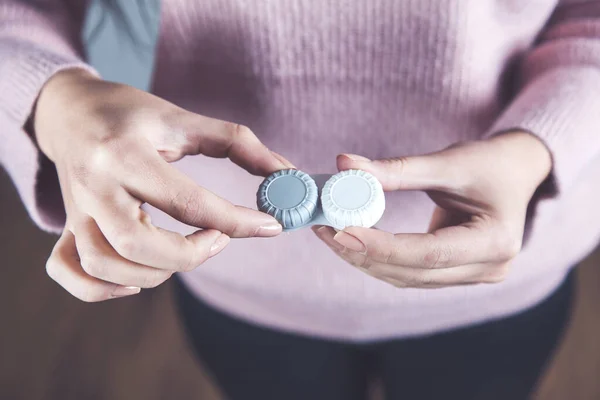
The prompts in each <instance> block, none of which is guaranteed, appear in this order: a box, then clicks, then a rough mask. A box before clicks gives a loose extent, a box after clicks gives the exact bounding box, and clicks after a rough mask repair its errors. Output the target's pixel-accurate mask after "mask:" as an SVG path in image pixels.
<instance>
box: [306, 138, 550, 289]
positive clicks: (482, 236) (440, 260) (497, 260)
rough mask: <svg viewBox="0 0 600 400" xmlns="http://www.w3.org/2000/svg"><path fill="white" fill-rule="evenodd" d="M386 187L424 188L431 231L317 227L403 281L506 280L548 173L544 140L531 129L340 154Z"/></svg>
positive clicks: (365, 263)
mask: <svg viewBox="0 0 600 400" xmlns="http://www.w3.org/2000/svg"><path fill="white" fill-rule="evenodd" d="M337 164H338V168H339V169H340V170H347V169H362V170H365V171H368V172H370V173H372V174H373V175H375V176H376V177H377V178H378V179H379V181H380V182H381V183H382V185H383V188H384V190H386V191H391V190H424V191H426V192H427V194H428V195H429V196H430V197H431V199H432V200H433V201H434V202H435V203H436V204H437V207H436V209H435V211H434V213H433V216H432V219H431V223H430V226H429V230H428V232H427V233H421V234H408V233H397V234H393V233H388V232H384V231H380V230H377V229H367V228H357V227H351V228H346V229H344V230H343V231H339V232H337V233H336V231H335V230H334V229H332V228H330V227H315V228H314V230H315V233H316V234H317V236H318V237H319V238H320V239H321V240H323V241H324V242H325V243H326V244H327V245H328V246H329V247H330V248H331V249H332V250H333V251H335V252H336V254H338V255H339V256H340V257H341V258H343V259H344V260H346V261H347V262H349V263H350V264H352V265H354V266H356V267H357V268H359V269H360V270H362V271H363V272H365V273H367V274H369V275H371V276H373V277H375V278H378V279H381V280H383V281H386V282H388V283H391V284H392V285H394V286H397V287H420V288H438V287H446V286H455V285H465V284H474V283H493V282H500V281H502V280H503V279H504V278H505V277H506V275H507V273H508V270H509V265H510V261H511V260H512V259H513V258H514V257H515V256H516V255H517V254H518V253H519V251H520V249H521V244H522V239H523V232H524V226H525V218H526V214H527V207H528V204H529V202H530V200H531V198H532V196H533V194H534V192H535V191H536V189H537V187H538V186H539V185H540V184H541V183H542V182H543V181H544V180H545V179H546V178H547V176H548V174H549V173H550V170H551V167H552V161H551V156H550V153H549V151H548V150H547V148H546V146H545V145H544V144H543V143H542V142H541V141H540V140H539V139H537V138H536V137H535V136H533V135H531V134H529V133H525V132H511V133H505V134H502V135H498V136H495V137H493V138H490V139H486V140H481V141H475V142H467V143H460V144H458V145H455V146H451V147H449V148H447V149H445V150H443V151H440V152H437V153H433V154H428V155H424V156H417V157H404V158H397V159H386V160H377V161H370V160H368V159H366V158H363V157H360V156H355V155H340V156H339V157H338V160H337Z"/></svg>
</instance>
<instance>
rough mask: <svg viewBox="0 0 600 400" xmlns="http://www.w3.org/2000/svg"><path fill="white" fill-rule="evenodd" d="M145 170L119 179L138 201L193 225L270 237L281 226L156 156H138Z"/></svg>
mask: <svg viewBox="0 0 600 400" xmlns="http://www.w3.org/2000/svg"><path fill="white" fill-rule="evenodd" d="M131 157H139V160H136V165H140V166H145V167H143V168H144V170H143V171H142V170H140V169H138V170H136V171H123V173H122V174H120V175H121V176H120V178H119V179H120V180H121V182H122V184H123V185H124V187H125V188H126V189H127V191H129V193H131V195H133V196H134V197H135V198H137V199H139V200H141V201H143V202H146V203H148V204H150V205H152V206H154V207H156V208H158V209H160V210H162V211H163V212H165V213H167V214H169V215H170V216H172V217H173V218H175V219H177V220H179V221H181V222H183V223H185V224H187V225H190V226H195V227H199V228H210V229H216V230H218V231H220V232H223V233H225V234H227V235H228V236H230V237H254V236H260V237H270V236H275V235H278V234H279V233H281V229H282V228H281V225H280V224H279V223H278V222H277V220H276V219H275V218H273V217H271V216H270V215H268V214H265V213H262V212H259V211H256V210H251V209H249V208H246V207H239V206H235V205H233V204H232V203H230V202H229V201H227V200H225V199H223V198H221V197H219V196H217V195H216V194H214V193H212V192H210V191H209V190H206V189H204V188H203V187H201V186H199V185H198V184H197V183H196V182H194V181H193V180H192V179H191V178H189V177H188V176H186V175H185V174H183V173H182V172H180V171H178V170H177V169H175V168H174V167H173V166H172V165H170V164H169V163H167V162H166V161H164V160H163V159H162V158H160V156H158V155H157V154H148V153H143V152H140V153H137V154H135V155H132V156H131Z"/></svg>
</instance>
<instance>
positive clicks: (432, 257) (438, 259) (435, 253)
mask: <svg viewBox="0 0 600 400" xmlns="http://www.w3.org/2000/svg"><path fill="white" fill-rule="evenodd" d="M451 253H452V252H451V250H450V249H449V248H444V247H441V246H431V247H430V249H429V250H428V251H427V252H426V253H425V255H424V256H423V265H424V266H425V267H426V268H430V269H436V268H444V267H446V266H447V265H448V263H449V261H450V259H451Z"/></svg>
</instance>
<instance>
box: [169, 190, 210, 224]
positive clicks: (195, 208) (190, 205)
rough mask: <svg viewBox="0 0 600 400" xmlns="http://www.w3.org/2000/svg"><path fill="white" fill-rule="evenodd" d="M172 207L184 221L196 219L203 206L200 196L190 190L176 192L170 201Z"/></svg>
mask: <svg viewBox="0 0 600 400" xmlns="http://www.w3.org/2000/svg"><path fill="white" fill-rule="evenodd" d="M171 205H172V208H173V209H175V210H177V212H178V213H179V216H180V217H181V218H182V219H183V220H184V221H190V222H194V221H197V220H198V218H199V216H200V215H201V213H202V210H203V208H204V205H203V201H202V198H201V197H200V196H199V195H198V194H196V193H192V192H190V191H180V192H178V193H177V194H176V195H175V196H174V197H173V199H172V201H171Z"/></svg>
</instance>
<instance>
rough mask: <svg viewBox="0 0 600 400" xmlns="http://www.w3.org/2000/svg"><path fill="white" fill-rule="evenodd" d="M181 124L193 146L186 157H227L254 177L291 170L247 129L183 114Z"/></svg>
mask: <svg viewBox="0 0 600 400" xmlns="http://www.w3.org/2000/svg"><path fill="white" fill-rule="evenodd" d="M178 123H179V124H181V126H184V129H185V130H186V136H187V139H188V141H189V142H190V144H191V146H190V149H189V151H188V152H187V154H190V155H191V154H204V155H206V156H209V157H218V158H223V157H227V158H229V159H230V160H231V161H233V162H234V163H236V164H237V165H239V166H240V167H242V168H244V169H245V170H246V171H248V172H250V173H251V174H253V175H260V176H267V175H269V174H271V173H273V172H275V171H278V170H280V169H285V168H292V167H290V165H291V163H289V162H287V160H285V159H284V158H283V157H281V156H279V157H277V156H276V155H274V154H273V153H272V152H271V151H270V150H269V149H268V148H267V147H266V146H265V145H264V144H263V143H262V142H261V141H260V140H259V139H258V137H256V135H255V134H254V133H253V132H252V131H251V130H250V129H249V128H248V127H246V126H244V125H240V124H235V123H231V122H225V121H221V120H218V119H214V118H209V117H205V116H202V115H198V114H194V113H190V112H184V113H183V114H182V115H181V116H180V118H179V120H178Z"/></svg>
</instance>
